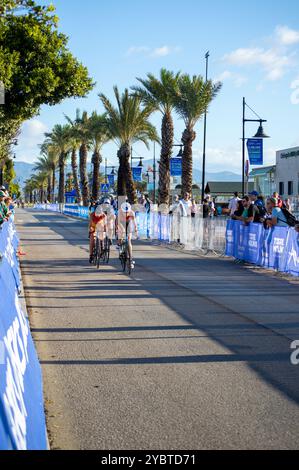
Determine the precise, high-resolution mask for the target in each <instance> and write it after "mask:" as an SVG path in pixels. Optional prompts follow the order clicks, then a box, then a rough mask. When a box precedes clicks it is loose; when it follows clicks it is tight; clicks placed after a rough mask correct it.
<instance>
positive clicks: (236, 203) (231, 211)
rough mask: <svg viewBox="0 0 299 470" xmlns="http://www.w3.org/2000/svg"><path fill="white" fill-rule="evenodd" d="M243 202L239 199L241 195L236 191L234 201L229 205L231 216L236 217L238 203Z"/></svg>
mask: <svg viewBox="0 0 299 470" xmlns="http://www.w3.org/2000/svg"><path fill="white" fill-rule="evenodd" d="M239 201H241V199H240V197H239V193H238V191H236V192H235V193H234V196H233V197H232V199H231V200H230V201H229V204H228V209H229V213H230V215H231V216H232V215H234V213H235V212H236V210H237V208H238V202H239Z"/></svg>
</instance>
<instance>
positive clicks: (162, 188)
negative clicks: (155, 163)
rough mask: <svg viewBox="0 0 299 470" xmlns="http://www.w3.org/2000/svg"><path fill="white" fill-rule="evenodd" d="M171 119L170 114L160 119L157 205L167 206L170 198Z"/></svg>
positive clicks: (172, 132)
mask: <svg viewBox="0 0 299 470" xmlns="http://www.w3.org/2000/svg"><path fill="white" fill-rule="evenodd" d="M173 129H174V128H173V119H172V116H171V114H170V113H168V114H164V116H163V119H162V129H161V136H162V147H161V157H160V165H159V204H167V205H168V204H169V196H170V158H171V153H172V147H173V135H174V130H173Z"/></svg>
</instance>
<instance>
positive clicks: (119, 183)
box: [117, 149, 127, 196]
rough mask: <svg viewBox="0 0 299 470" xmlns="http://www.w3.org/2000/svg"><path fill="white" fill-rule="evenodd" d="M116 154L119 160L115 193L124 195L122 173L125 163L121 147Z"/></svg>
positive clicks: (124, 184) (124, 186) (124, 182)
mask: <svg viewBox="0 0 299 470" xmlns="http://www.w3.org/2000/svg"><path fill="white" fill-rule="evenodd" d="M117 156H118V160H119V167H118V175H117V195H118V196H126V194H127V188H126V175H125V174H124V168H125V165H124V163H123V157H122V152H121V149H119V150H118V152H117Z"/></svg>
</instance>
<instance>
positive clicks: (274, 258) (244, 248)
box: [225, 220, 299, 276]
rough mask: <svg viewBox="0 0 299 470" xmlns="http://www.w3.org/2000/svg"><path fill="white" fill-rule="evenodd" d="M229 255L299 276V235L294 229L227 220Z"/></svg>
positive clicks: (227, 253)
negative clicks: (265, 226)
mask: <svg viewBox="0 0 299 470" xmlns="http://www.w3.org/2000/svg"><path fill="white" fill-rule="evenodd" d="M225 254H226V255H227V256H233V257H234V258H236V259H240V260H243V261H247V262H249V263H252V264H256V265H258V266H262V267H265V268H270V269H276V270H278V271H281V272H285V273H288V274H292V275H293V276H299V233H298V232H296V231H295V229H294V228H291V227H290V228H287V227H273V228H271V229H265V228H264V227H263V225H262V224H255V223H252V224H249V225H244V224H243V223H242V222H240V221H237V220H229V221H227V229H226V250H225Z"/></svg>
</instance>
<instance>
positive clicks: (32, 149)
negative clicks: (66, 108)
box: [16, 118, 48, 163]
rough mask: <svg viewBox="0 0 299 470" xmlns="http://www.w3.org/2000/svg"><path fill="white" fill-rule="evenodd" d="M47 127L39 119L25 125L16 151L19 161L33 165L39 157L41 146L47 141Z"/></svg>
mask: <svg viewBox="0 0 299 470" xmlns="http://www.w3.org/2000/svg"><path fill="white" fill-rule="evenodd" d="M47 130H48V129H47V126H46V125H45V124H44V123H43V122H42V121H40V120H39V119H36V118H35V119H31V120H30V121H27V122H25V123H24V124H23V126H22V129H21V134H20V136H19V137H18V147H17V149H16V154H17V158H18V160H19V161H24V162H29V163H32V162H34V161H35V160H36V157H37V156H38V155H39V152H40V150H39V147H38V146H39V144H41V143H42V142H43V141H44V139H45V135H44V134H45V132H47Z"/></svg>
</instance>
